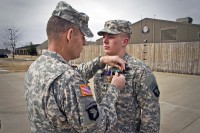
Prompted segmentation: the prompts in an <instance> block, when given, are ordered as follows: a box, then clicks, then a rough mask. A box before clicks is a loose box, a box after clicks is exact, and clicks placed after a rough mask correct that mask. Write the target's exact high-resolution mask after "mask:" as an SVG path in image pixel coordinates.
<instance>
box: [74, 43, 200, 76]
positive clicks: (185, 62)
mask: <svg viewBox="0 0 200 133" xmlns="http://www.w3.org/2000/svg"><path fill="white" fill-rule="evenodd" d="M127 52H128V53H129V54H130V55H132V56H134V57H136V58H138V59H141V60H144V61H145V62H146V63H147V64H148V65H149V66H150V67H151V68H152V69H153V70H154V71H160V72H170V73H181V74H192V75H200V42H176V43H155V44H153V43H146V44H128V46H127ZM99 55H104V50H103V46H102V45H89V46H85V47H84V50H83V52H82V53H81V57H80V58H78V59H76V60H73V61H72V63H74V64H80V63H82V62H87V61H90V60H92V59H94V58H95V57H97V56H99Z"/></svg>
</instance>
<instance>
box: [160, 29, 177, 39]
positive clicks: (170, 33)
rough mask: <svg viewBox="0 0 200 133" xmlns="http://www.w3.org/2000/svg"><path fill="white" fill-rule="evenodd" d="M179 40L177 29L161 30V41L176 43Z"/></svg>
mask: <svg viewBox="0 0 200 133" xmlns="http://www.w3.org/2000/svg"><path fill="white" fill-rule="evenodd" d="M176 40H177V29H176V28H171V29H161V41H176Z"/></svg>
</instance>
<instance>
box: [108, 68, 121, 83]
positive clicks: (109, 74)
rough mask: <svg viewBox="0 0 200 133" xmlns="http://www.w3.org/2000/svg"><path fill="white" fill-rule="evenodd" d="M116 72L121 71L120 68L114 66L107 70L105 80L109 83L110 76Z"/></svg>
mask: <svg viewBox="0 0 200 133" xmlns="http://www.w3.org/2000/svg"><path fill="white" fill-rule="evenodd" d="M116 72H117V73H118V74H120V73H122V71H121V70H120V69H118V68H116V67H113V68H111V69H109V70H108V72H107V81H108V82H109V83H111V81H112V77H113V76H114V75H115V73H116Z"/></svg>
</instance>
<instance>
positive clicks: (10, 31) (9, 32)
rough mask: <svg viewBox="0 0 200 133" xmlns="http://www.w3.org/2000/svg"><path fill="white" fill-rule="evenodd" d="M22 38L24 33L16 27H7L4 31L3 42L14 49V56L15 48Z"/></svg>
mask: <svg viewBox="0 0 200 133" xmlns="http://www.w3.org/2000/svg"><path fill="white" fill-rule="evenodd" d="M21 38H22V33H21V32H20V30H19V29H18V28H16V27H8V28H5V29H4V31H3V33H2V40H1V43H2V44H3V46H4V48H7V49H10V50H11V51H12V58H13V59H14V58H15V48H16V45H17V44H18V43H19V42H20V40H21Z"/></svg>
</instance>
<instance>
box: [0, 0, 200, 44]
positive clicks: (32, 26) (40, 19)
mask: <svg viewBox="0 0 200 133" xmlns="http://www.w3.org/2000/svg"><path fill="white" fill-rule="evenodd" d="M59 1H60V0H0V33H1V32H2V30H5V28H6V27H10V26H15V27H16V28H19V29H20V30H21V32H22V35H23V37H22V42H21V43H22V44H25V43H26V42H33V44H40V43H42V42H44V41H45V40H46V39H47V36H46V24H47V21H48V19H49V17H50V16H51V13H52V11H53V10H54V9H55V7H56V5H57V3H58V2H59ZM65 1H66V2H67V3H69V4H70V5H71V6H72V7H73V8H75V9H76V10H78V11H80V12H84V13H86V14H87V15H88V16H89V17H90V21H89V27H90V29H91V30H92V32H93V33H94V37H93V38H92V39H91V40H93V41H95V40H96V39H98V38H100V37H99V36H98V35H97V32H98V31H99V30H101V29H102V28H103V25H104V22H105V21H107V20H109V19H125V20H129V21H130V22H131V23H135V22H137V21H139V20H141V18H154V15H155V18H156V19H163V20H170V21H176V19H177V18H182V17H192V18H193V23H195V24H200V0H65Z"/></svg>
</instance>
